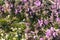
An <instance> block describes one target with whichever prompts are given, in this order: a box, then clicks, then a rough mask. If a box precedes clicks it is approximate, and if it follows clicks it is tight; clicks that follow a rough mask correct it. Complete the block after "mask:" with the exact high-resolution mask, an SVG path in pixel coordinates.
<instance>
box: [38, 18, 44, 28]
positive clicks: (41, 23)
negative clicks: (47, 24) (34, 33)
mask: <svg viewBox="0 0 60 40" xmlns="http://www.w3.org/2000/svg"><path fill="white" fill-rule="evenodd" d="M38 24H39V26H40V27H41V26H42V25H43V20H39V19H38Z"/></svg>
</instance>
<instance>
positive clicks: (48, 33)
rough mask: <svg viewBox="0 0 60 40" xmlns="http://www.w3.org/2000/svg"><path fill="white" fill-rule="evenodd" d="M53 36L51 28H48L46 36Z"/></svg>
mask: <svg viewBox="0 0 60 40" xmlns="http://www.w3.org/2000/svg"><path fill="white" fill-rule="evenodd" d="M51 36H52V32H51V30H50V29H48V30H47V31H46V37H47V38H49V37H51Z"/></svg>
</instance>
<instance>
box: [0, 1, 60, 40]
mask: <svg viewBox="0 0 60 40" xmlns="http://www.w3.org/2000/svg"><path fill="white" fill-rule="evenodd" d="M51 2H53V3H51ZM51 2H50V1H49V0H47V1H46V0H20V1H19V2H16V1H9V0H5V1H4V4H3V5H0V13H2V14H4V13H8V14H9V15H10V14H12V15H13V14H14V16H13V17H17V19H19V22H20V20H22V21H23V20H24V19H25V20H24V21H23V22H24V23H25V24H26V29H25V31H24V34H25V36H26V40H27V39H28V40H30V39H31V40H37V39H40V40H46V39H47V40H53V39H54V38H57V37H58V38H59V35H60V33H59V32H60V31H59V30H60V29H59V27H60V0H53V1H52V0H51ZM16 15H17V16H16ZM56 25H58V26H56ZM51 26H52V27H51ZM57 30H58V31H57ZM42 34H43V35H44V36H43V35H42ZM32 35H33V36H32ZM41 36H42V37H41ZM59 40H60V39H59Z"/></svg>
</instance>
